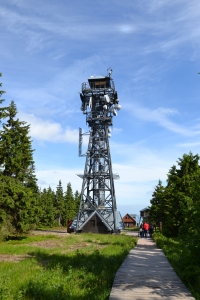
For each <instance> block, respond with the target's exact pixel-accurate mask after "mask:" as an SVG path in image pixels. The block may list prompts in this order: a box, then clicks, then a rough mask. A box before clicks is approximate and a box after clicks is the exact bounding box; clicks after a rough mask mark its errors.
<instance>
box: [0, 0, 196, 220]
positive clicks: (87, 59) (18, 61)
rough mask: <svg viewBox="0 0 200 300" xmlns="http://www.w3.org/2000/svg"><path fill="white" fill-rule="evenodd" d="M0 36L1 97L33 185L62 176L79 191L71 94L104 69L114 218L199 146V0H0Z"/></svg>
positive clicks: (144, 201)
mask: <svg viewBox="0 0 200 300" xmlns="http://www.w3.org/2000/svg"><path fill="white" fill-rule="evenodd" d="M0 36H1V39H0V61H1V66H0V72H2V73H3V77H2V78H1V79H2V80H1V81H2V82H3V88H4V90H6V94H5V97H4V98H5V99H6V103H9V102H10V101H11V100H14V101H15V103H16V105H17V108H18V112H19V114H18V116H19V118H20V120H24V121H26V122H27V123H28V124H30V125H31V132H30V135H31V137H32V140H33V148H34V149H35V152H34V160H35V166H36V175H37V178H38V184H39V186H40V187H41V188H42V189H43V188H44V187H48V186H49V185H50V186H51V187H52V188H53V189H56V186H57V184H58V181H59V180H60V179H61V181H62V183H63V187H64V189H66V185H67V183H68V182H71V184H72V188H73V190H74V191H75V190H76V189H77V190H79V191H80V190H81V185H82V182H81V179H80V178H79V177H77V176H76V174H78V173H79V174H80V173H83V169H84V163H85V159H84V158H79V157H78V128H79V127H82V128H83V129H84V131H88V127H87V125H86V123H85V116H84V115H83V114H82V112H81V111H80V104H81V103H80V98H79V95H78V92H80V91H81V84H82V82H85V81H87V79H88V78H89V77H90V76H91V75H106V74H107V69H108V68H109V67H112V69H113V75H112V76H113V79H114V82H115V86H116V90H117V91H118V96H119V99H120V104H121V106H122V109H121V110H120V111H119V113H118V116H117V117H115V118H114V120H113V122H114V126H113V131H112V137H111V139H110V148H111V156H112V163H113V171H114V173H118V174H119V175H120V180H117V181H115V189H116V197H117V206H118V209H119V210H120V212H121V214H122V215H124V214H126V213H127V212H128V213H138V211H139V210H140V209H142V208H144V207H146V206H148V205H149V203H150V202H149V200H150V199H151V195H152V192H153V190H154V187H155V186H156V184H157V182H158V180H159V179H161V180H162V181H163V183H165V180H166V174H167V173H168V170H169V169H170V168H171V166H172V165H173V164H175V163H176V161H177V159H178V158H179V157H182V155H183V154H184V153H189V151H192V152H193V153H194V154H196V153H199V149H200V113H199V112H200V101H199V100H200V75H198V74H197V73H198V72H200V2H199V0H190V1H188V0H187V1H186V0H175V1H174V0H173V1H172V0H168V1H164V0H151V1H149V0H145V1H143V0H138V1H136V0H133V1H130V0H129V1H128V0H123V1H119V0H110V1H106V0H101V1H91V0H90V1H89V0H84V1H81V0H75V1H69V0H65V1H64V0H57V1H53V0H48V1H39V0H32V1H26V0H9V1H1V3H0ZM85 143H86V141H85Z"/></svg>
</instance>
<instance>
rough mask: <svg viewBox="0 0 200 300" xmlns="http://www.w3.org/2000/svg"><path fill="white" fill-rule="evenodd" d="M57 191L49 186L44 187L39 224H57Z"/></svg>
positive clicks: (50, 225) (40, 202)
mask: <svg viewBox="0 0 200 300" xmlns="http://www.w3.org/2000/svg"><path fill="white" fill-rule="evenodd" d="M54 203H55V192H54V191H53V190H52V189H51V187H49V188H48V189H43V191H41V192H40V196H39V207H40V210H39V225H40V226H41V225H42V226H47V227H53V226H54V225H55V219H56V215H55V209H54Z"/></svg>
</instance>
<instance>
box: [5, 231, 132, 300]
mask: <svg viewBox="0 0 200 300" xmlns="http://www.w3.org/2000/svg"><path fill="white" fill-rule="evenodd" d="M136 242H137V239H136V238H133V237H130V236H124V235H100V234H81V235H70V236H69V235H68V236H67V237H64V238H62V237H55V236H34V237H33V236H27V237H23V238H21V239H18V240H9V241H7V242H2V243H0V258H1V257H2V256H5V255H7V256H8V255H10V257H12V258H13V261H9V262H8V261H2V262H1V263H0V299H1V300H4V299H7V300H19V299H27V300H33V299H34V300H46V299H48V300H56V299H59V300H62V299H63V300H64V299H65V300H66V299H72V300H78V299H82V300H86V299H97V300H103V299H108V297H109V294H110V290H111V287H112V283H113V280H114V276H115V273H116V271H117V269H118V268H119V267H120V265H121V263H122V262H123V260H124V259H125V257H126V256H127V254H128V253H129V251H130V249H131V248H132V247H134V246H135V245H136ZM17 255H18V256H20V255H23V256H24V257H25V258H23V259H22V260H21V261H19V262H16V261H14V259H15V257H16V256H17Z"/></svg>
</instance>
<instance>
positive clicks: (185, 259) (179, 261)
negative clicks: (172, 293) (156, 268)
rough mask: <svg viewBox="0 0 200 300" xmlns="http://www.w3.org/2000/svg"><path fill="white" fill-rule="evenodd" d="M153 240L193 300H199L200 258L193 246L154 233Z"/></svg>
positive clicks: (180, 239)
mask: <svg viewBox="0 0 200 300" xmlns="http://www.w3.org/2000/svg"><path fill="white" fill-rule="evenodd" d="M153 238H154V241H155V242H156V245H157V246H158V248H161V249H162V250H163V251H164V253H165V255H166V257H167V258H168V260H169V262H170V263H171V265H172V267H173V268H174V270H175V272H176V273H177V275H178V276H179V277H180V279H181V280H182V281H183V282H184V284H185V285H186V286H187V287H188V289H189V290H190V292H191V293H192V294H193V296H194V297H195V299H197V300H200V258H199V255H198V256H197V255H196V253H195V252H196V249H194V245H193V244H192V243H189V241H188V242H187V241H186V240H183V239H182V238H168V237H166V236H164V235H162V233H159V232H155V233H154V236H153ZM196 247H198V245H196Z"/></svg>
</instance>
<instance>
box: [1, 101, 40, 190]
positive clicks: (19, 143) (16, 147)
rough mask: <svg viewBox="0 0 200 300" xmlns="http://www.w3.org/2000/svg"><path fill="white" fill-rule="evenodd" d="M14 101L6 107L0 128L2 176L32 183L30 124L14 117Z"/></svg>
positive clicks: (34, 180) (33, 181) (15, 111)
mask: <svg viewBox="0 0 200 300" xmlns="http://www.w3.org/2000/svg"><path fill="white" fill-rule="evenodd" d="M16 115H17V108H16V105H15V103H14V101H11V104H10V105H9V107H8V108H7V120H6V122H5V123H3V129H2V130H0V149H1V151H0V166H1V169H2V172H3V175H4V176H9V177H12V178H15V179H17V180H18V181H20V182H21V183H22V184H24V185H27V186H29V185H32V186H33V185H34V188H36V178H35V176H34V161H33V150H32V146H31V138H30V136H29V135H28V134H29V130H30V125H27V124H26V122H24V121H19V119H17V118H16Z"/></svg>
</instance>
